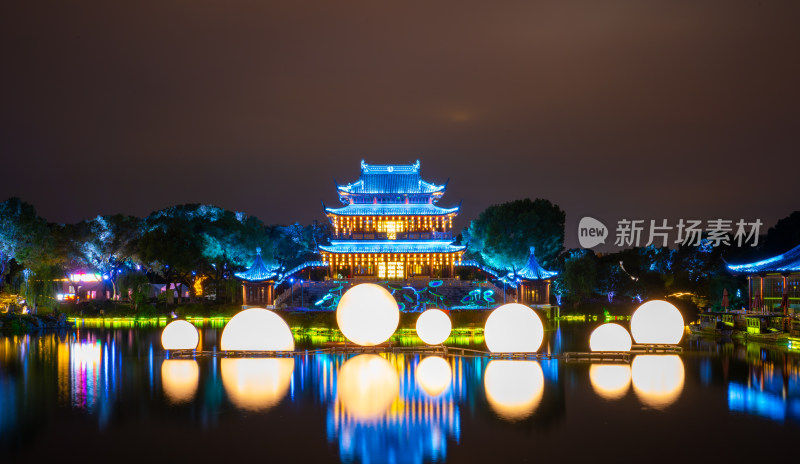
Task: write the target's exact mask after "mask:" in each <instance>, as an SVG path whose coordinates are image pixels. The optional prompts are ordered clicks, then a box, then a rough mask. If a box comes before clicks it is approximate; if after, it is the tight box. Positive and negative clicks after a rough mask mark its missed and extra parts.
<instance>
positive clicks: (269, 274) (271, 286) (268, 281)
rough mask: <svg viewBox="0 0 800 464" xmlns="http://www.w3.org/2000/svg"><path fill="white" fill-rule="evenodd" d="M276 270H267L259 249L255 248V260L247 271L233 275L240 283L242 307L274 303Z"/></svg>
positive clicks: (274, 268)
mask: <svg viewBox="0 0 800 464" xmlns="http://www.w3.org/2000/svg"><path fill="white" fill-rule="evenodd" d="M277 269H278V268H276V267H273V268H269V267H267V265H266V264H264V260H263V259H261V248H260V247H259V248H256V258H255V259H254V260H253V264H252V265H251V266H250V268H249V269H247V270H246V271H243V272H237V273H235V274H234V275H235V276H236V278H237V279H239V280H241V281H242V305H244V306H272V305H273V304H274V301H275V281H276V280H277V279H278V274H277V273H276V272H275V271H277Z"/></svg>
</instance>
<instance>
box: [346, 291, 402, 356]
mask: <svg viewBox="0 0 800 464" xmlns="http://www.w3.org/2000/svg"><path fill="white" fill-rule="evenodd" d="M399 322H400V310H399V309H398V308H397V301H395V299H394V297H393V296H392V294H391V293H389V291H388V290H386V289H385V288H383V287H381V286H380V285H375V284H360V285H356V286H355V287H353V288H351V289H350V290H348V291H346V292H345V294H344V295H342V298H341V299H340V300H339V305H338V306H337V307H336V323H337V324H338V325H339V329H340V330H341V331H342V334H344V336H345V337H347V339H348V340H350V341H351V342H353V343H356V344H358V345H361V346H373V345H380V344H381V343H383V342H385V341H386V340H388V339H389V337H391V336H392V334H394V331H395V330H396V329H397V324H398V323H399Z"/></svg>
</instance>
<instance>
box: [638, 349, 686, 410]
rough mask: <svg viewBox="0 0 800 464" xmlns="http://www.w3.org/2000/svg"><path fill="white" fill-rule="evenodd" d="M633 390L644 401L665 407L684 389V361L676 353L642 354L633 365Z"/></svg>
mask: <svg viewBox="0 0 800 464" xmlns="http://www.w3.org/2000/svg"><path fill="white" fill-rule="evenodd" d="M631 376H632V379H633V391H634V392H636V395H637V396H638V397H639V399H640V400H641V401H642V403H644V404H646V405H648V406H650V407H652V408H655V409H664V408H666V407H667V406H669V405H671V404H672V403H674V402H675V401H676V400H677V399H678V397H679V396H680V395H681V392H682V391H683V380H684V368H683V361H681V358H680V357H678V356H676V355H666V356H662V355H641V356H636V357H635V358H634V359H633V364H632V365H631Z"/></svg>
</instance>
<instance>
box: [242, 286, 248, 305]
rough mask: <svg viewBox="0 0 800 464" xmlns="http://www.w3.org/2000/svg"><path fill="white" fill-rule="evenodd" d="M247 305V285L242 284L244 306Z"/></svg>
mask: <svg viewBox="0 0 800 464" xmlns="http://www.w3.org/2000/svg"><path fill="white" fill-rule="evenodd" d="M246 304H247V284H245V283H244V282H242V305H246Z"/></svg>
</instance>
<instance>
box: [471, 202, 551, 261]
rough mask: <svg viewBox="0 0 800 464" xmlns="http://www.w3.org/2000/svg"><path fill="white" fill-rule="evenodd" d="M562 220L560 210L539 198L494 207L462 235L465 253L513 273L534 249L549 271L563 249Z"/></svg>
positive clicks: (487, 210)
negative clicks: (533, 248)
mask: <svg viewBox="0 0 800 464" xmlns="http://www.w3.org/2000/svg"><path fill="white" fill-rule="evenodd" d="M564 220H565V215H564V211H562V210H561V208H559V207H558V206H557V205H554V204H552V203H551V202H550V201H549V200H543V199H540V198H537V199H536V200H530V199H529V198H526V199H524V200H514V201H511V202H507V203H503V204H500V205H493V206H490V207H489V208H487V209H486V210H485V211H483V212H482V213H481V214H480V216H478V219H476V220H474V221H472V222H471V223H470V225H469V227H468V228H467V229H466V230H465V231H464V233H463V235H464V238H465V240H467V242H468V248H467V252H468V253H469V254H470V255H471V256H473V257H475V258H477V259H479V261H482V262H483V263H484V264H486V265H488V266H490V267H493V268H495V269H500V270H514V269H520V268H522V267H523V266H525V264H526V263H527V261H528V256H529V253H530V247H531V246H534V247H536V259H538V260H539V263H540V264H542V266H544V267H548V266H551V265H552V264H553V262H554V261H555V260H556V258H557V256H558V255H559V253H561V250H562V249H563V248H564Z"/></svg>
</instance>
